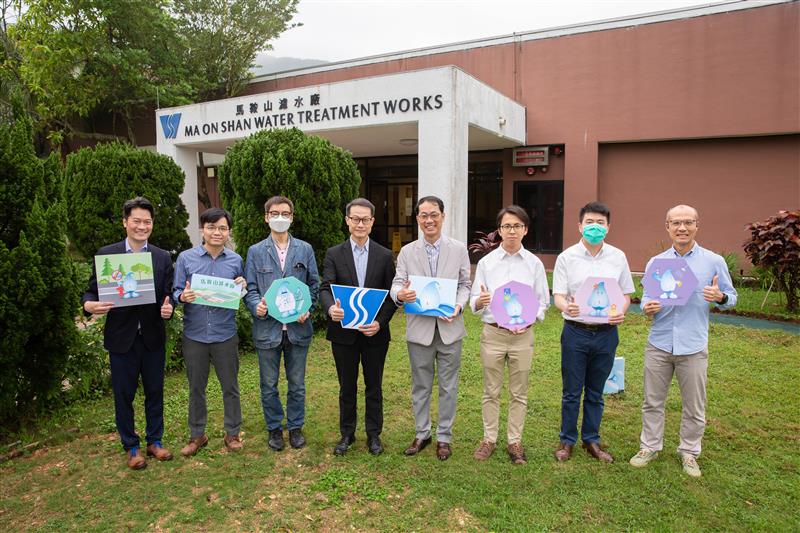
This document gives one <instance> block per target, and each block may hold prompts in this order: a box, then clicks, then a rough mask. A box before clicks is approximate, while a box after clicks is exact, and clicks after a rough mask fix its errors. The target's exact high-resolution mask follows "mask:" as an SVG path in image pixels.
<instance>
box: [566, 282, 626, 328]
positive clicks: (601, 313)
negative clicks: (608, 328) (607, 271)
mask: <svg viewBox="0 0 800 533" xmlns="http://www.w3.org/2000/svg"><path fill="white" fill-rule="evenodd" d="M574 301H575V303H576V304H578V305H579V306H580V308H581V312H580V317H581V320H583V321H584V322H590V323H595V324H607V323H608V319H609V317H612V316H614V315H619V314H622V312H623V310H624V309H625V295H624V294H622V289H621V288H620V286H619V283H618V282H617V280H615V279H614V278H596V277H590V278H586V281H584V282H583V285H581V288H580V289H578V292H576V293H575V299H574Z"/></svg>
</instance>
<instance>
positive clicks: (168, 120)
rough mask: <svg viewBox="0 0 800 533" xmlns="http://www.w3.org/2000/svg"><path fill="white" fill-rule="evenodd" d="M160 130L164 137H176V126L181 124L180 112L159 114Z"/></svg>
mask: <svg viewBox="0 0 800 533" xmlns="http://www.w3.org/2000/svg"><path fill="white" fill-rule="evenodd" d="M158 118H159V119H160V120H161V130H162V131H163V132H164V137H165V138H166V139H176V138H177V137H178V127H179V126H180V125H181V114H180V113H173V114H172V115H161V116H160V117H158Z"/></svg>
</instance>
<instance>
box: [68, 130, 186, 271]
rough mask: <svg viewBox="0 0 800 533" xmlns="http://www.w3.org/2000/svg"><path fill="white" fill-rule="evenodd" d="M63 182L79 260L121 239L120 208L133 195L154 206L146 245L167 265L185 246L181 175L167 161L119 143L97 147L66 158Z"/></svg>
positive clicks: (70, 228)
mask: <svg viewBox="0 0 800 533" xmlns="http://www.w3.org/2000/svg"><path fill="white" fill-rule="evenodd" d="M64 181H65V184H64V190H65V197H66V200H67V205H69V206H70V211H69V238H70V239H71V240H72V242H73V243H74V245H75V248H76V249H77V250H78V251H79V252H80V253H81V254H83V255H84V257H87V258H88V257H91V256H92V255H94V253H95V252H96V251H97V249H98V248H100V247H101V246H103V245H106V244H110V243H112V242H117V241H121V240H122V239H124V238H125V229H124V228H123V227H122V204H123V203H124V202H125V200H128V199H130V198H133V197H135V196H144V197H145V198H147V199H148V200H150V201H151V202H152V203H153V205H154V206H155V210H156V213H155V222H154V224H153V234H152V236H151V237H150V242H152V243H153V244H155V245H156V246H159V247H161V248H163V249H165V250H167V251H169V252H170V253H171V254H172V257H173V260H174V259H175V258H176V257H177V255H178V253H180V252H181V251H183V250H186V249H187V248H190V247H191V242H190V240H189V235H187V233H186V225H187V224H188V222H189V215H188V213H187V211H186V207H185V206H184V205H183V202H182V201H181V197H180V195H181V192H182V191H183V185H184V174H183V171H182V170H181V168H180V167H179V166H178V165H177V164H175V162H174V161H173V160H172V159H170V158H169V157H167V156H165V155H161V154H156V153H154V152H150V151H148V150H140V149H138V148H136V147H134V146H131V145H129V144H124V143H120V142H113V143H107V144H100V145H98V146H96V147H94V148H83V149H81V150H78V151H77V152H74V153H72V154H70V155H69V156H68V157H67V166H66V171H65V179H64Z"/></svg>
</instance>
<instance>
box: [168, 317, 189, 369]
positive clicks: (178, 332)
mask: <svg viewBox="0 0 800 533" xmlns="http://www.w3.org/2000/svg"><path fill="white" fill-rule="evenodd" d="M165 323H166V327H167V342H166V346H165V349H164V350H165V352H166V359H167V360H166V366H165V369H166V371H167V372H177V371H178V370H182V369H183V366H184V360H183V307H181V306H177V307H176V308H175V313H174V314H173V315H172V319H171V320H167V321H166V322H165Z"/></svg>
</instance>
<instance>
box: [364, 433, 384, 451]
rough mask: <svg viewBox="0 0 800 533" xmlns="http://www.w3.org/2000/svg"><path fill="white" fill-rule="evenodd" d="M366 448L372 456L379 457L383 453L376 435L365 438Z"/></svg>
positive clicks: (379, 439)
mask: <svg viewBox="0 0 800 533" xmlns="http://www.w3.org/2000/svg"><path fill="white" fill-rule="evenodd" d="M367 448H368V449H369V453H371V454H372V455H380V454H382V453H383V445H382V444H381V438H380V437H379V436H377V435H370V436H369V437H367Z"/></svg>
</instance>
